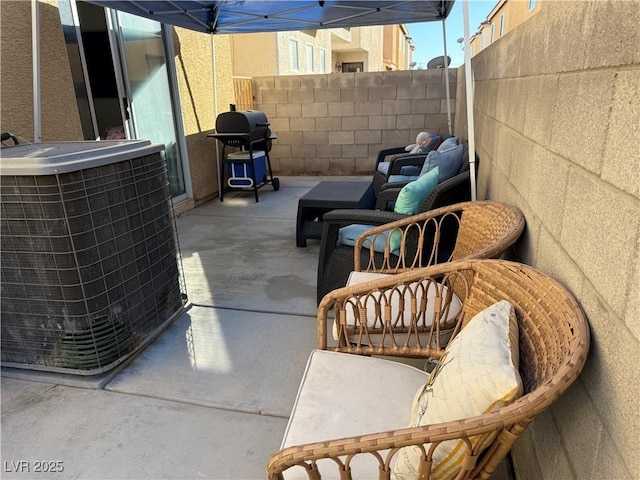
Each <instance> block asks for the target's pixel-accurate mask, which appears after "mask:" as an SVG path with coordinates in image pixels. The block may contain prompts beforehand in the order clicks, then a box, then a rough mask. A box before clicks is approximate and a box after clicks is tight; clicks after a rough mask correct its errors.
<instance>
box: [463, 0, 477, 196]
mask: <svg viewBox="0 0 640 480" xmlns="http://www.w3.org/2000/svg"><path fill="white" fill-rule="evenodd" d="M462 17H463V24H464V75H465V82H464V83H465V89H466V93H467V135H468V137H469V138H468V141H469V176H470V179H469V180H470V182H471V200H472V201H475V200H476V138H475V126H474V123H473V85H472V83H471V82H472V81H473V80H472V79H473V76H472V74H471V44H470V43H469V0H462Z"/></svg>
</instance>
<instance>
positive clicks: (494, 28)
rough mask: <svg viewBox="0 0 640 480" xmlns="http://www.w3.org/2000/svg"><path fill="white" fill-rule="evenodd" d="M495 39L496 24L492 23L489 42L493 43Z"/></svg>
mask: <svg viewBox="0 0 640 480" xmlns="http://www.w3.org/2000/svg"><path fill="white" fill-rule="evenodd" d="M495 40H496V24H495V23H492V24H491V43H493V42H494V41H495Z"/></svg>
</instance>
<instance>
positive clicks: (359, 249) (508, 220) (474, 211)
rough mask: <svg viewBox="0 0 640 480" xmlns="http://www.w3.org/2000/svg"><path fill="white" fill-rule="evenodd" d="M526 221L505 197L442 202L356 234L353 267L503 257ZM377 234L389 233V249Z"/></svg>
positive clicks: (384, 268)
mask: <svg viewBox="0 0 640 480" xmlns="http://www.w3.org/2000/svg"><path fill="white" fill-rule="evenodd" d="M524 227H525V220H524V216H523V215H522V212H521V211H520V210H519V209H518V208H516V207H514V206H512V205H508V204H506V203H500V202H492V201H476V202H464V203H458V204H455V205H450V206H447V207H442V208H438V209H436V210H431V211H429V212H424V213H421V214H417V215H413V216H411V217H406V218H404V219H402V220H398V221H396V222H392V223H388V224H386V225H382V226H379V227H375V228H374V227H372V229H371V230H369V231H368V232H367V233H366V234H363V235H362V236H361V237H360V238H359V239H357V240H356V243H355V247H354V270H355V271H367V272H377V273H401V272H404V271H407V270H411V269H414V268H420V267H426V266H430V265H434V264H436V263H443V262H448V261H452V260H461V259H471V258H499V257H500V256H501V255H502V254H503V253H504V251H505V250H506V249H507V248H509V247H510V246H511V245H513V244H514V243H515V242H516V240H518V238H519V237H520V235H521V234H522V232H523V230H524ZM389 231H391V232H392V233H391V235H389V234H388V232H389ZM377 235H386V239H387V241H386V247H387V248H385V251H384V252H379V251H376V250H375V248H374V242H371V241H370V239H371V238H375V237H376V236H377ZM393 235H396V238H401V246H400V249H399V251H398V250H395V251H392V248H391V239H392V238H393ZM367 239H369V240H367ZM363 259H364V261H363Z"/></svg>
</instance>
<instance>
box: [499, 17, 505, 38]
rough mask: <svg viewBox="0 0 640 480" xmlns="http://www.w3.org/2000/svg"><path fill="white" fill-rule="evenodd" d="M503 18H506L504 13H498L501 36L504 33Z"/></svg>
mask: <svg viewBox="0 0 640 480" xmlns="http://www.w3.org/2000/svg"><path fill="white" fill-rule="evenodd" d="M505 19H506V13H503V14H502V15H500V36H501V37H502V36H503V35H504V24H505Z"/></svg>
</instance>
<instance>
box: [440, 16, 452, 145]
mask: <svg viewBox="0 0 640 480" xmlns="http://www.w3.org/2000/svg"><path fill="white" fill-rule="evenodd" d="M442 42H443V45H444V86H445V89H446V92H447V126H448V127H449V135H453V130H452V128H451V90H450V87H449V62H448V61H447V60H448V59H449V56H448V55H447V28H446V26H445V21H444V20H442Z"/></svg>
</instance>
